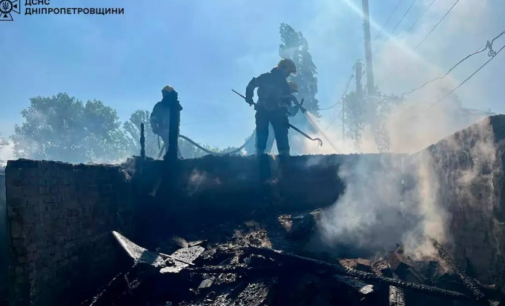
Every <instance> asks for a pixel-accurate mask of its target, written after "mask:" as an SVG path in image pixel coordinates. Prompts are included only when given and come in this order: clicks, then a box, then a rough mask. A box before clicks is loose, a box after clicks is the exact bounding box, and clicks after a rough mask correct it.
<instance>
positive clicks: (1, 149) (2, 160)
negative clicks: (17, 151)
mask: <svg viewBox="0 0 505 306" xmlns="http://www.w3.org/2000/svg"><path fill="white" fill-rule="evenodd" d="M6 142H7V143H6V144H5V145H1V146H0V168H3V167H5V166H6V165H7V161H8V160H10V159H13V158H14V145H13V143H12V142H11V141H6Z"/></svg>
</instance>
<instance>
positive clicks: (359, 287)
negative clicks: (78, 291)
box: [81, 210, 501, 306]
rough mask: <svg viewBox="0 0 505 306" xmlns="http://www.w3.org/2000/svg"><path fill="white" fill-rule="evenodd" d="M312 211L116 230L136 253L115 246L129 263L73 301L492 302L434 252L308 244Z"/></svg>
mask: <svg viewBox="0 0 505 306" xmlns="http://www.w3.org/2000/svg"><path fill="white" fill-rule="evenodd" d="M319 213H320V211H319V210H317V211H309V212H303V213H294V214H283V215H272V214H265V215H264V217H263V218H259V217H258V215H254V214H253V215H251V217H253V216H254V217H255V218H253V219H250V220H249V221H245V222H243V221H240V222H228V223H223V224H219V225H213V226H207V227H206V229H205V230H201V229H199V230H198V231H195V232H188V233H186V236H185V237H167V239H165V240H162V241H158V243H157V246H155V247H153V248H152V249H150V250H149V251H148V250H146V249H143V248H142V247H140V246H135V247H131V246H132V245H135V242H132V241H129V239H128V238H127V237H124V236H121V235H119V234H117V233H115V235H116V237H122V238H121V239H124V240H126V241H129V242H128V243H126V244H125V243H123V242H120V243H118V244H117V247H118V248H123V247H122V246H121V245H129V247H127V248H133V249H135V250H136V252H129V251H128V250H127V249H125V252H123V253H124V256H126V257H128V256H129V258H130V260H131V267H130V268H127V269H125V270H124V271H123V272H121V273H120V274H118V275H117V276H116V277H115V278H114V279H112V280H111V281H110V283H109V284H108V285H107V286H106V287H105V288H102V289H101V290H100V291H99V292H98V293H97V294H96V295H95V296H94V297H91V298H90V299H88V300H86V301H83V303H82V304H81V305H94V306H98V305H126V306H129V305H146V306H147V305H160V306H161V305H174V306H175V305H181V306H182V305H184V306H190V305H191V306H197V305H199V306H200V305H202V306H203V305H205V306H208V305H216V306H217V305H237V306H238V305H258V306H259V305H427V304H428V303H429V304H430V305H451V304H453V305H474V304H475V305H480V303H482V301H483V300H485V301H486V303H489V301H495V300H500V299H501V296H500V294H499V292H498V291H496V290H495V289H494V287H493V286H492V285H488V286H484V285H482V284H479V285H478V286H479V289H480V290H482V291H483V292H484V294H485V298H484V299H481V301H480V302H477V301H476V300H477V298H476V297H475V296H474V295H473V294H472V292H471V291H470V290H468V289H467V287H466V286H465V283H464V282H463V281H462V280H461V278H460V277H459V276H458V275H457V274H456V273H455V271H451V270H450V269H447V268H446V267H447V265H446V264H444V262H443V260H442V259H441V258H438V257H433V258H429V259H426V260H423V261H414V260H413V259H411V258H409V257H408V256H406V255H405V252H404V250H403V249H402V247H401V246H399V247H398V248H397V249H396V250H394V251H392V252H390V253H388V254H383V256H380V257H374V258H336V257H333V256H331V255H330V254H327V253H318V252H314V251H311V250H313V249H314V247H315V246H314V239H313V236H314V235H313V234H314V233H315V232H316V231H317V220H318V218H319ZM139 250H140V252H138V251H139ZM141 250H144V253H143V252H142V251H141ZM143 254H148V256H144V255H143ZM146 258H155V259H156V260H152V261H151V262H149V260H145V259H146ZM160 258H163V261H164V263H162V264H161V265H160Z"/></svg>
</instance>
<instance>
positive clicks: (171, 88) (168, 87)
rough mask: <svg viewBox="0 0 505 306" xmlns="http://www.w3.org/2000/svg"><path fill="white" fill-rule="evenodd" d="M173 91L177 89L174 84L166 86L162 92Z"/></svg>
mask: <svg viewBox="0 0 505 306" xmlns="http://www.w3.org/2000/svg"><path fill="white" fill-rule="evenodd" d="M173 91H175V89H174V88H173V87H172V86H165V87H163V89H162V90H161V92H163V93H169V92H173Z"/></svg>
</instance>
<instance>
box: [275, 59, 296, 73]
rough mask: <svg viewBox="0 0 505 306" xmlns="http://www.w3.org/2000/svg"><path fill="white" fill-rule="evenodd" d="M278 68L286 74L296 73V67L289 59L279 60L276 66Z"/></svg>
mask: <svg viewBox="0 0 505 306" xmlns="http://www.w3.org/2000/svg"><path fill="white" fill-rule="evenodd" d="M277 67H278V68H281V69H283V70H286V71H287V72H288V73H290V74H291V73H296V65H295V63H294V62H293V61H292V60H290V59H287V58H285V59H281V60H280V62H279V64H277Z"/></svg>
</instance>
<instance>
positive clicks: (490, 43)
mask: <svg viewBox="0 0 505 306" xmlns="http://www.w3.org/2000/svg"><path fill="white" fill-rule="evenodd" d="M504 34H505V31H503V32H502V33H500V34H499V35H498V36H496V37H494V38H493V39H492V40H491V41H489V40H488V41H487V43H486V45H485V46H484V47H483V48H481V49H479V50H478V51H475V52H473V53H471V54H469V55H467V56H466V57H464V58H463V59H462V60H460V61H459V62H458V63H456V65H454V66H452V67H451V69H449V70H448V71H447V72H446V73H445V74H444V75H443V76H440V77H436V78H434V79H432V80H429V81H428V82H426V83H424V84H423V85H421V86H419V87H417V88H414V89H412V90H411V91H409V92H406V93H404V94H402V96H405V95H410V94H411V93H413V92H416V91H418V90H420V89H422V88H424V87H425V86H426V85H428V84H430V83H433V82H435V81H438V80H442V79H444V78H445V77H447V76H448V75H449V74H450V73H451V72H452V71H453V70H454V69H456V67H458V66H459V65H460V64H462V63H463V62H464V61H466V60H467V59H469V58H470V57H472V56H474V55H477V54H479V53H482V52H484V51H486V50H489V51H488V55H489V56H490V57H494V56H496V52H495V51H494V50H493V43H494V41H495V40H497V39H498V38H500V37H501V36H502V35H504Z"/></svg>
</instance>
